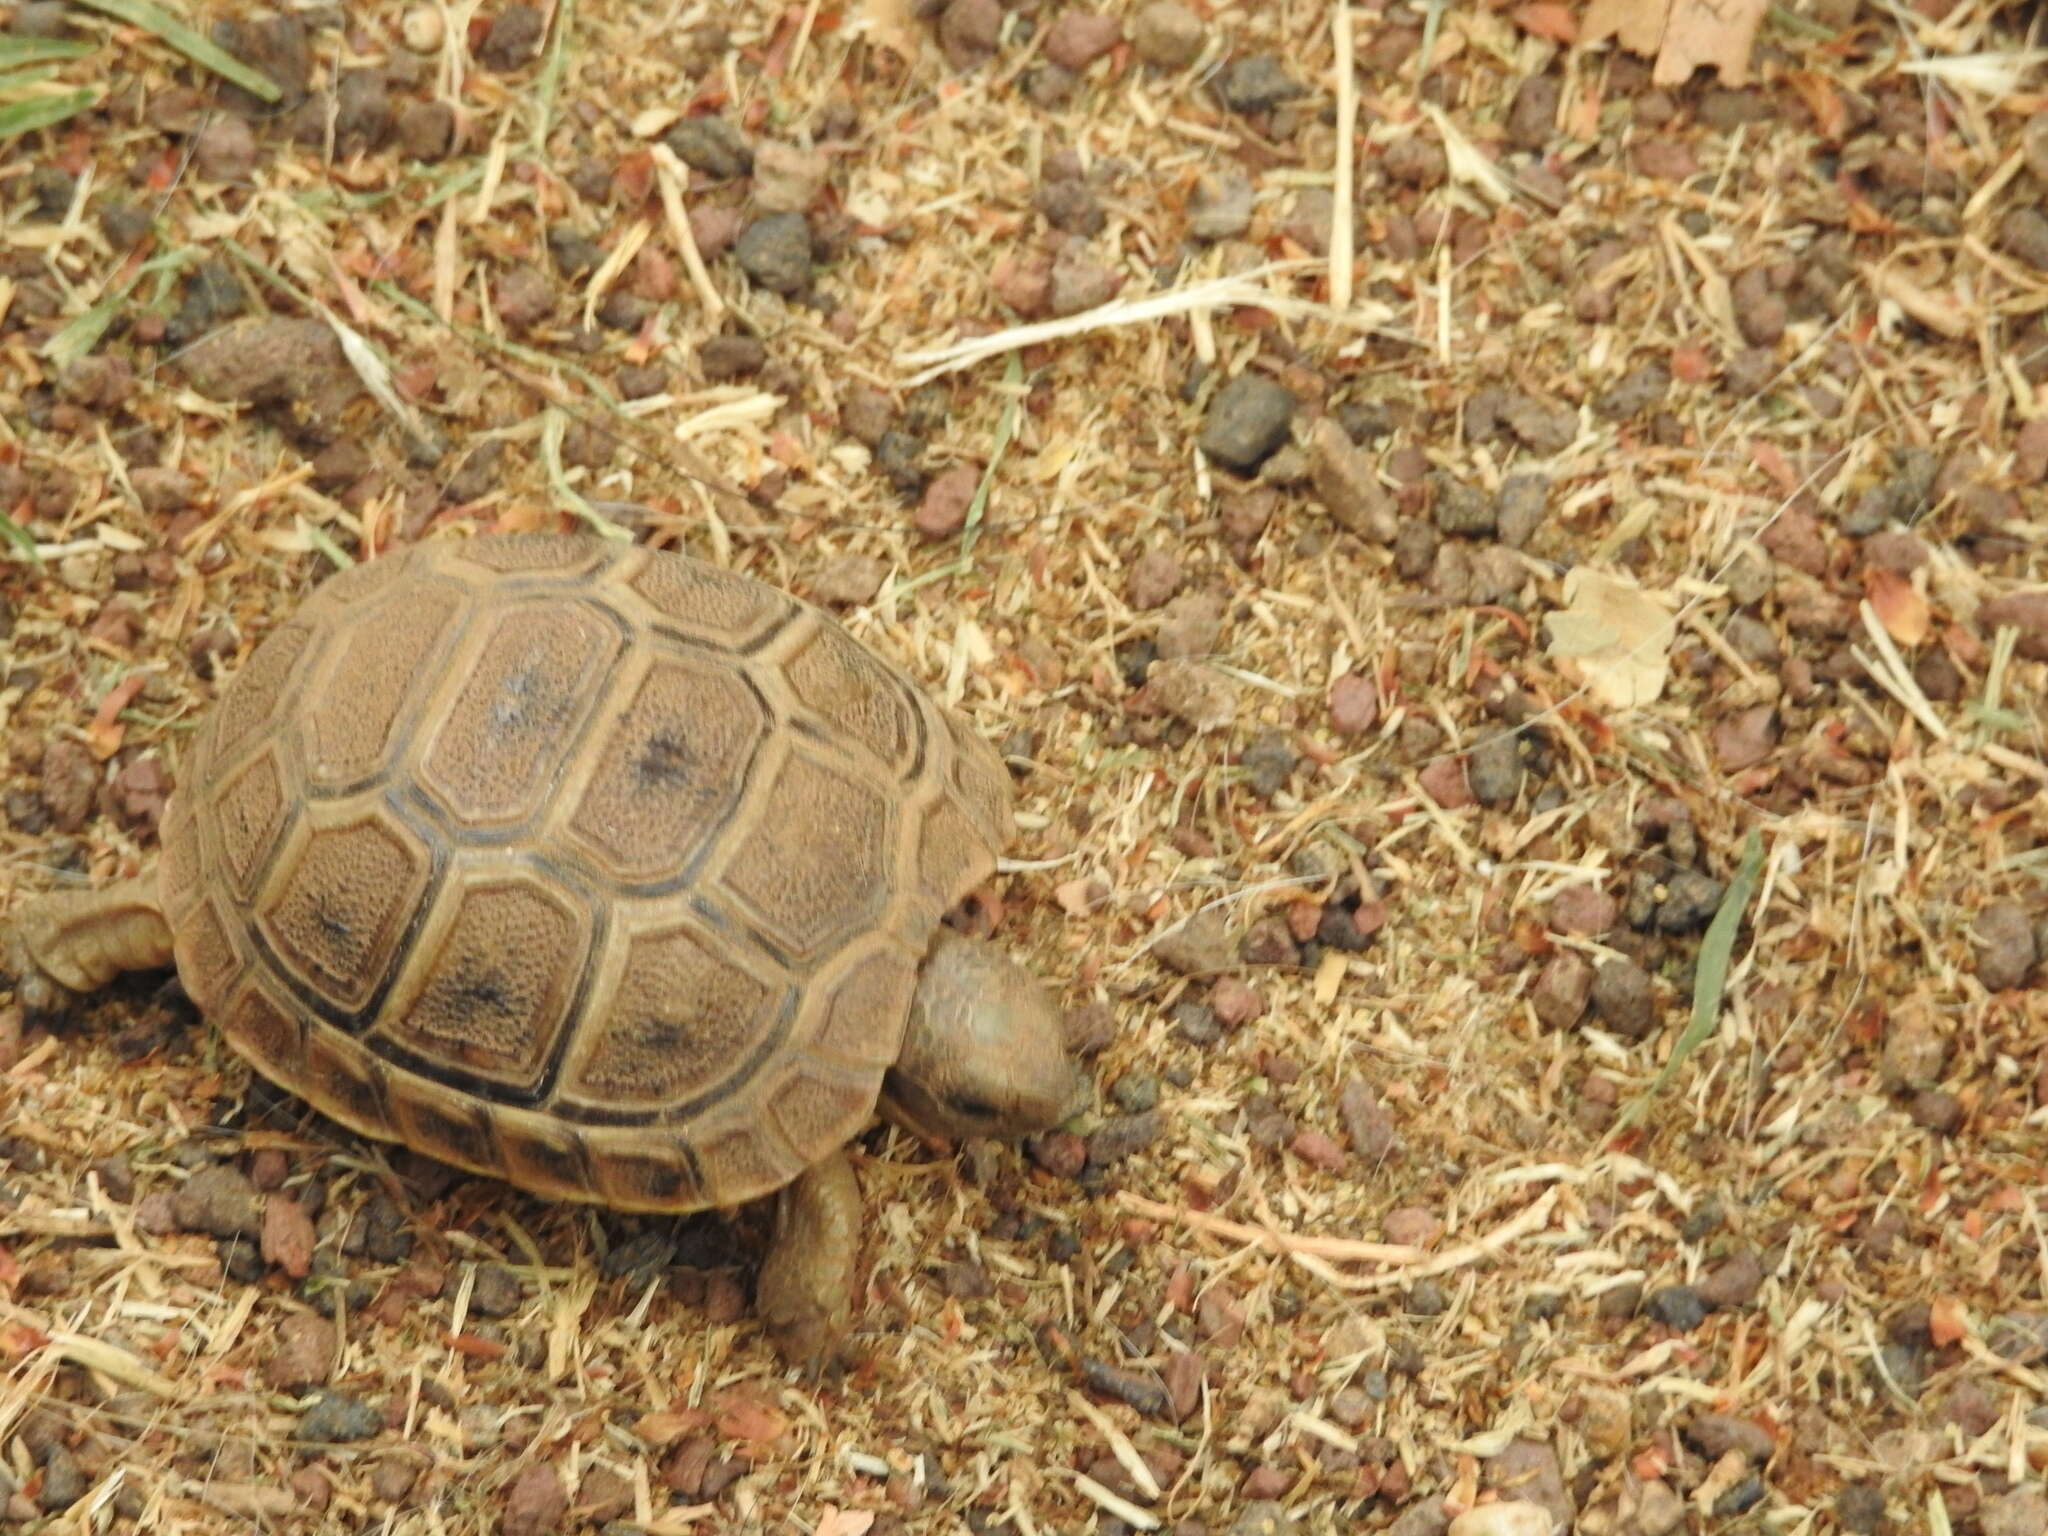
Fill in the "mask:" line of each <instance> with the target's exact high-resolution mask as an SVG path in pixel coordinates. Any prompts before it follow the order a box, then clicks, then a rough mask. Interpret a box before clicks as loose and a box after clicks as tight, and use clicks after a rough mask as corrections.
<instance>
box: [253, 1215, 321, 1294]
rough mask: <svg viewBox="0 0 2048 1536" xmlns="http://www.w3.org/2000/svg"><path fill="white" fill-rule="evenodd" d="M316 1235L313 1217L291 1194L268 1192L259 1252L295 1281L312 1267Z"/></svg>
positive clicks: (269, 1262)
mask: <svg viewBox="0 0 2048 1536" xmlns="http://www.w3.org/2000/svg"><path fill="white" fill-rule="evenodd" d="M315 1241H316V1235H315V1233H314V1230H313V1218H312V1217H311V1216H309V1215H307V1214H306V1208H305V1207H304V1206H303V1205H301V1204H299V1202H298V1201H296V1200H294V1199H293V1198H292V1197H291V1196H290V1195H285V1194H274V1195H268V1196H266V1197H265V1198H264V1201H263V1235H262V1245H261V1246H262V1253H263V1259H264V1262H265V1263H268V1264H275V1265H276V1266H277V1267H278V1268H279V1269H281V1270H283V1271H284V1272H285V1273H286V1274H287V1275H289V1276H291V1277H292V1279H294V1280H303V1279H305V1277H306V1275H307V1273H308V1272H309V1271H310V1270H311V1269H312V1267H313V1245H314V1242H315Z"/></svg>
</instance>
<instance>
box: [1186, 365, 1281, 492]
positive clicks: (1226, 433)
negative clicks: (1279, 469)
mask: <svg viewBox="0 0 2048 1536" xmlns="http://www.w3.org/2000/svg"><path fill="white" fill-rule="evenodd" d="M1298 404H1299V402H1298V401H1297V400H1296V399H1295V398H1294V396H1293V395H1292V394H1291V393H1290V392H1289V391H1288V390H1287V389H1286V388H1285V387H1283V386H1282V385H1280V384H1276V383H1275V382H1274V381H1273V380H1271V379H1268V378H1266V377H1264V376H1263V375H1260V374H1252V373H1246V374H1240V375H1238V377H1236V378H1234V379H1232V380H1231V381H1230V382H1229V383H1228V384H1226V385H1224V386H1223V388H1221V389H1219V390H1218V391H1217V392H1216V397H1215V399H1213V400H1212V401H1210V403H1209V415H1208V419H1207V420H1206V421H1204V422H1203V424H1202V438H1201V447H1202V452H1204V453H1206V454H1207V455H1208V456H1209V457H1210V458H1212V459H1214V460H1215V461H1216V462H1217V463H1219V464H1221V465H1223V466H1224V467H1225V468H1227V469H1234V470H1236V471H1238V472H1239V473H1240V474H1247V475H1248V474H1251V473H1252V472H1254V471H1255V470H1257V469H1258V467H1259V465H1260V464H1262V463H1263V462H1265V460H1266V458H1267V457H1268V456H1269V455H1270V454H1271V453H1272V452H1273V450H1274V449H1276V448H1278V447H1279V446H1280V445H1281V444H1282V443H1283V442H1285V441H1286V440H1287V431H1288V428H1289V427H1290V426H1291V425H1292V424H1293V422H1294V412H1295V408H1296V406H1297V405H1298Z"/></svg>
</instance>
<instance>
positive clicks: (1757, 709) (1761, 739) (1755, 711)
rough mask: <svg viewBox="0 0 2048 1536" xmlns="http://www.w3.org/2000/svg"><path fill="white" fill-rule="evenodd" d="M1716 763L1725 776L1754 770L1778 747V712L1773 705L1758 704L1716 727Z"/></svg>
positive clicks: (1714, 730)
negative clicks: (1749, 769)
mask: <svg viewBox="0 0 2048 1536" xmlns="http://www.w3.org/2000/svg"><path fill="white" fill-rule="evenodd" d="M1712 738H1713V744H1714V761H1715V762H1716V763H1718V764H1719V765H1720V768H1721V771H1722V772H1723V773H1738V772H1740V771H1741V770H1742V769H1744V768H1754V767H1755V766H1756V765H1757V764H1758V763H1761V762H1762V761H1763V760H1764V759H1765V758H1767V757H1769V756H1770V755H1771V752H1772V750H1773V749H1774V748H1775V747H1776V746H1777V745H1778V711H1777V709H1776V707H1775V706H1773V705H1770V704H1758V705H1755V706H1754V707H1752V708H1750V709H1745V710H1743V711H1742V712H1741V713H1740V714H1737V715H1730V716H1728V717H1726V718H1724V719H1722V720H1719V721H1717V722H1716V723H1715V725H1714V729H1713V732H1712Z"/></svg>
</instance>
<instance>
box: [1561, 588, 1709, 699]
mask: <svg viewBox="0 0 2048 1536" xmlns="http://www.w3.org/2000/svg"><path fill="white" fill-rule="evenodd" d="M1564 600H1565V608H1564V611H1563V612H1560V613H1553V614H1551V615H1549V616H1548V618H1546V619H1545V621H1544V622H1545V623H1546V624H1548V625H1549V626H1550V646H1549V652H1550V655H1551V657H1552V658H1553V659H1555V660H1559V661H1569V662H1572V663H1574V664H1575V665H1576V666H1577V668H1578V671H1579V674H1580V676H1581V677H1583V679H1584V680H1585V685H1586V688H1587V690H1588V691H1589V692H1590V693H1591V694H1592V695H1593V697H1594V699H1595V700H1596V701H1597V702H1599V703H1600V704H1601V705H1602V706H1603V707H1604V708H1607V709H1640V708H1641V707H1642V706H1643V705H1645V704H1650V703H1654V702H1655V701H1656V699H1657V698H1658V696H1659V695H1661V694H1662V693H1663V692H1664V684H1665V683H1666V682H1667V681H1668V680H1669V678H1670V675H1671V642H1672V641H1673V640H1674V639H1675V638H1676V637H1677V634H1678V621H1677V620H1676V619H1675V618H1673V617H1672V615H1671V610H1670V609H1669V608H1667V607H1666V606H1665V605H1664V604H1663V603H1662V602H1660V601H1659V600H1658V599H1657V598H1656V597H1655V596H1653V595H1652V594H1650V593H1648V592H1645V591H1644V590H1643V589H1642V588H1641V587H1639V586H1638V585H1636V583H1635V582H1634V581H1633V580H1631V579H1629V578H1628V577H1625V576H1610V575H1608V574H1606V573H1605V572H1603V571H1596V570H1592V569H1590V568H1589V567H1587V566H1583V565H1582V566H1579V567H1577V568H1575V569H1574V570H1573V571H1572V572H1571V573H1570V574H1569V575H1567V576H1566V577H1565V579H1564Z"/></svg>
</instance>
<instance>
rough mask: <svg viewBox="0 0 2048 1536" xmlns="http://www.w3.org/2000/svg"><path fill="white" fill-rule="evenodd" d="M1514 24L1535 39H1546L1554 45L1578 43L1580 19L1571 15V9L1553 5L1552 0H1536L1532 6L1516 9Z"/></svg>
mask: <svg viewBox="0 0 2048 1536" xmlns="http://www.w3.org/2000/svg"><path fill="white" fill-rule="evenodd" d="M1514 23H1515V25H1516V26H1518V27H1520V28H1521V29H1522V30H1523V31H1524V32H1527V33H1529V34H1531V35H1532V36H1535V37H1545V38H1548V39H1550V41H1551V42H1553V43H1565V44H1567V45H1569V44H1571V43H1573V42H1575V41H1577V39H1578V35H1579V23H1578V18H1577V17H1575V16H1573V15H1572V13H1571V7H1570V6H1566V5H1558V4H1554V3H1552V0H1536V3H1534V4H1531V5H1523V6H1517V7H1516V8H1515V14H1514Z"/></svg>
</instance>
